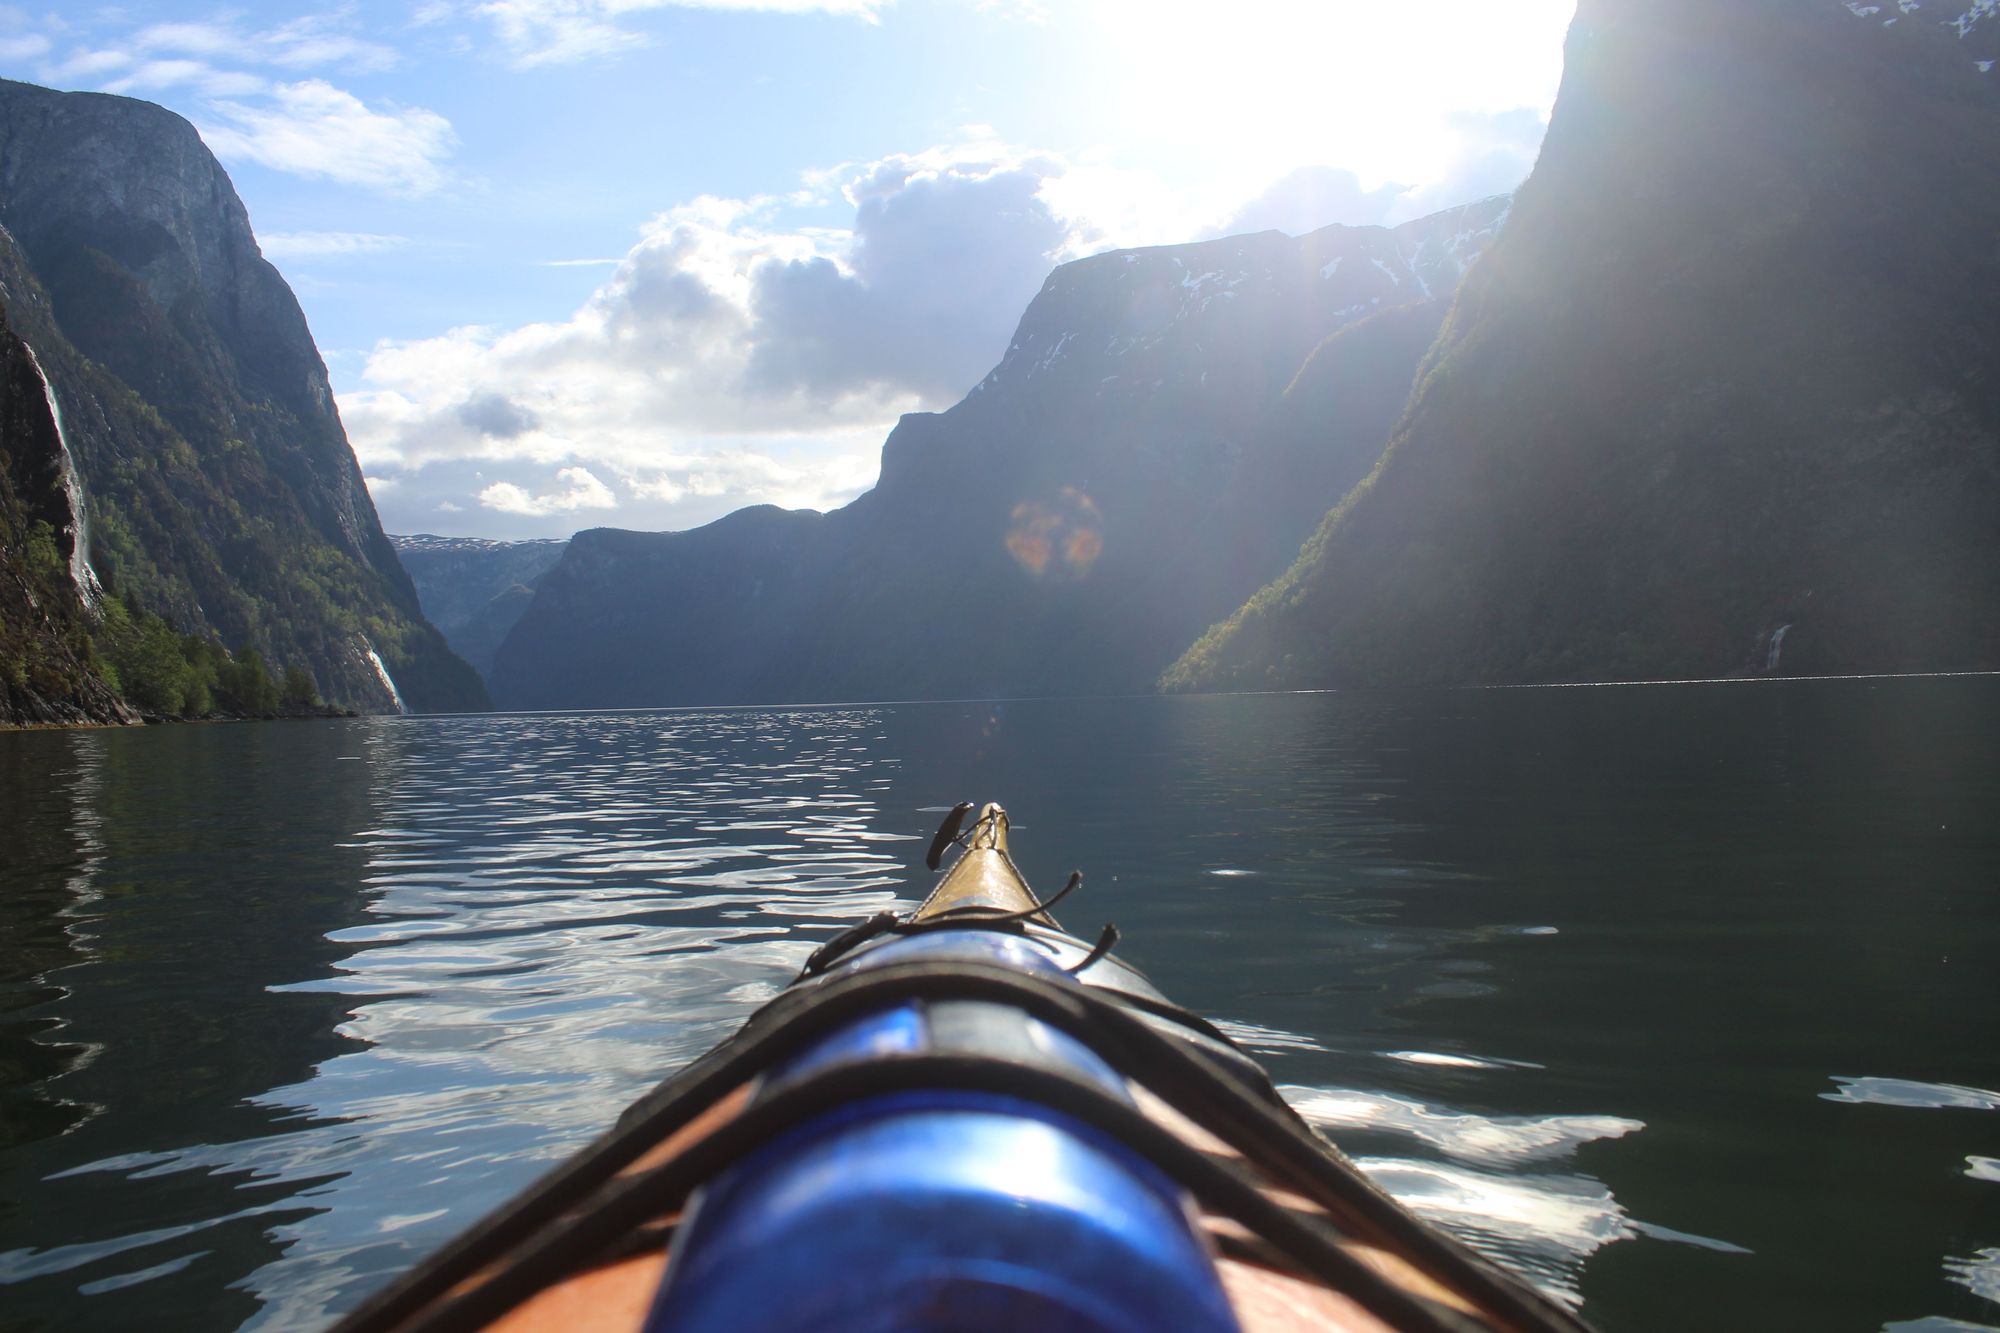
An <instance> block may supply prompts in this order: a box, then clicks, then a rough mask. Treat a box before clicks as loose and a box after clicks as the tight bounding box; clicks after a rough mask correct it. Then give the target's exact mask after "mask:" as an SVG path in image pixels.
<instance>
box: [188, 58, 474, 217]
mask: <svg viewBox="0 0 2000 1333" xmlns="http://www.w3.org/2000/svg"><path fill="white" fill-rule="evenodd" d="M210 111H211V113H212V115H213V116H215V117H217V118H218V119H217V120H214V121H210V122H209V123H206V124H202V125H201V135H202V138H203V139H205V140H207V141H208V146H209V147H210V148H212V149H213V150H214V151H215V154H216V156H218V157H221V158H223V159H225V160H236V161H249V162H256V163H258V164H259V165H262V166H266V167H271V168H273V169H274V170H278V171H286V172H291V173H293V174H295V175H300V176H320V177H325V178H327V179H329V180H335V181H339V182H341V183H342V184H346V185H361V186H366V187H369V188H371V189H379V190H384V191H387V192H388V193H391V194H404V195H417V194H427V193H429V192H431V191H433V190H436V189H437V188H438V187H440V186H441V185H443V184H444V183H445V180H446V174H445V168H444V161H445V159H446V158H447V157H448V156H450V154H451V151H452V149H453V147H454V146H455V145H456V144H457V142H458V136H457V135H456V134H455V133H454V132H453V130H452V127H451V122H450V121H448V120H446V119H445V118H444V117H443V116H440V115H438V114H437V113H436V112H435V111H427V110H425V109H424V108H422V107H395V106H390V107H386V108H384V109H382V110H374V109H371V108H370V107H368V106H367V105H365V104H364V103H363V102H362V101H361V99H360V98H358V97H356V96H354V94H352V93H349V92H346V91H343V90H342V89H339V88H336V87H334V86H333V85H332V84H330V83H327V82H325V81H323V80H320V79H307V80H305V81H303V82H300V83H287V84H279V85H278V86H276V87H275V88H273V89H272V91H271V97H270V98H269V100H267V101H263V102H258V103H250V102H241V101H238V102H218V103H215V104H214V105H213V106H212V107H211V108H210Z"/></svg>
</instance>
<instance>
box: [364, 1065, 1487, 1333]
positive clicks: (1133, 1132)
mask: <svg viewBox="0 0 2000 1333" xmlns="http://www.w3.org/2000/svg"><path fill="white" fill-rule="evenodd" d="M944 1089H950V1090H961V1091H974V1092H991V1093H1002V1094H1005V1095H1007V1096H1010V1097H1017V1098H1021V1099H1023V1100H1027V1101H1032V1102H1034V1103H1036V1104H1037V1105H1040V1106H1046V1107H1049V1108H1050V1109H1052V1110H1056V1111H1060V1112H1062V1113H1063V1114H1065V1115H1067V1116H1070V1117H1072V1118H1074V1119H1075V1120H1077V1121H1079V1122H1081V1123H1083V1124H1085V1125H1088V1126H1090V1127H1091V1128H1093V1129H1096V1130H1098V1131H1100V1132H1102V1133H1104V1134H1106V1135H1107V1136H1109V1137H1111V1138H1112V1139H1114V1140H1116V1141H1118V1142H1120V1143H1123V1144H1125V1145H1127V1146H1128V1147H1130V1148H1132V1149H1134V1150H1135V1151H1137V1152H1138V1153H1139V1154H1140V1155H1141V1156H1143V1157H1145V1158H1147V1159H1149V1160H1151V1161H1152V1162H1154V1163H1155V1164H1156V1165H1158V1166H1160V1167H1161V1168H1162V1169H1163V1170H1165V1171H1166V1172H1167V1174H1168V1175H1170V1176H1171V1177H1172V1178H1173V1179H1174V1180H1175V1181H1176V1182H1178V1183H1179V1184H1180V1185H1181V1187H1183V1188H1185V1189H1186V1190H1188V1192H1189V1193H1191V1194H1192V1195H1194V1197H1195V1198H1196V1199H1197V1200H1199V1201H1200V1202H1201V1203H1202V1204H1203V1205H1204V1206H1206V1207H1208V1208H1210V1209H1212V1210H1214V1211H1215V1212H1218V1213H1222V1214H1224V1215H1226V1216H1229V1217H1232V1218H1235V1219H1236V1220H1237V1221H1239V1222H1241V1223H1243V1225H1244V1226H1246V1227H1248V1228H1249V1229H1250V1230H1251V1231H1252V1232H1254V1233H1255V1234H1256V1235H1258V1236H1259V1237H1261V1238H1263V1239H1264V1240H1266V1241H1268V1242H1269V1243H1270V1244H1271V1245H1272V1246H1273V1247H1274V1248H1275V1249H1276V1250H1278V1251H1279V1252H1280V1253H1282V1254H1283V1255H1284V1256H1285V1257H1286V1258H1287V1259H1288V1260H1289V1261H1290V1262H1291V1263H1293V1264H1296V1265H1297V1266H1298V1267H1299V1268H1300V1269H1302V1270H1303V1271H1305V1272H1307V1273H1309V1274H1311V1275H1313V1276H1314V1277H1317V1278H1319V1279H1320V1280H1322V1281H1324V1282H1326V1283H1328V1284H1329V1285H1330V1286H1332V1287H1334V1288H1335V1289H1336V1290H1338V1291H1340V1292H1341V1293H1342V1294H1344V1295H1346V1296H1347V1297H1349V1298H1350V1299H1352V1300H1353V1301H1354V1302H1355V1303H1356V1304H1358V1305H1360V1306H1362V1307H1363V1308H1365V1309H1367V1310H1368V1311H1369V1312H1370V1313H1372V1314H1375V1315H1377V1316H1379V1317H1380V1318H1382V1319H1383V1320H1384V1321H1385V1322H1387V1323H1389V1324H1390V1325H1391V1326H1392V1327H1395V1328H1397V1329H1407V1330H1412V1331H1413V1333H1463V1330H1464V1329H1465V1324H1464V1322H1463V1320H1462V1318H1460V1317H1458V1316H1456V1315H1455V1314H1453V1313H1452V1312H1450V1311H1448V1310H1446V1309H1445V1308H1444V1307H1442V1306H1439V1305H1437V1304H1436V1303H1435V1302H1432V1301H1428V1300H1425V1299H1423V1298H1422V1297H1419V1296H1416V1295H1414V1294H1413V1293H1411V1292H1408V1291H1406V1290H1404V1289H1403V1288H1401V1287H1399V1286H1397V1285H1396V1284H1395V1283H1394V1282H1392V1281H1390V1280H1389V1279H1388V1278H1386V1277H1384V1276H1383V1275H1382V1274H1381V1273H1379V1272H1377V1271H1376V1270H1375V1269H1374V1268H1372V1267H1371V1266H1369V1265H1368V1264H1367V1263H1366V1262H1364V1261H1363V1260H1361V1259H1359V1258H1356V1257H1355V1256H1354V1255H1353V1254H1352V1253H1350V1252H1349V1251H1348V1249H1347V1248H1346V1247H1345V1246H1344V1245H1343V1244H1342V1243H1341V1237H1340V1235H1339V1234H1338V1233H1337V1232H1335V1231H1333V1230H1332V1229H1331V1228H1330V1227H1328V1226H1327V1225H1326V1224H1325V1223H1324V1222H1321V1221H1319V1220H1318V1219H1317V1218H1314V1217H1312V1216H1310V1215H1308V1214H1303V1213H1298V1212H1295V1211H1293V1210H1291V1209H1289V1208H1285V1207H1283V1206H1282V1205H1279V1204H1277V1203H1274V1202H1273V1201H1272V1200H1271V1199H1269V1198H1268V1197H1267V1196H1266V1195H1265V1194H1264V1193H1263V1191H1262V1189H1261V1188H1260V1187H1259V1183H1258V1182H1257V1181H1256V1180H1255V1179H1254V1178H1253V1177H1251V1176H1250V1175H1249V1174H1248V1173H1246V1172H1245V1171H1243V1169H1242V1168H1241V1167H1239V1166H1236V1165H1234V1164H1233V1163H1228V1162H1224V1161H1219V1160H1216V1159H1213V1158H1211V1157H1209V1156H1207V1155H1206V1154H1204V1153H1202V1152H1200V1151H1199V1150H1197V1149H1195V1148H1192V1147H1190V1146H1189V1145H1187V1144H1186V1143H1183V1142H1182V1141H1181V1140H1180V1139H1178V1138H1176V1137H1175V1136H1174V1135H1173V1133H1172V1132H1171V1131H1169V1130H1167V1129H1164V1128H1162V1127H1161V1126H1159V1125H1157V1124H1155V1123H1154V1122H1152V1121H1151V1120H1148V1119H1147V1118H1146V1117H1145V1115H1144V1114H1143V1113H1142V1112H1140V1111H1138V1110H1137V1109H1135V1108H1133V1107H1132V1106H1130V1105H1129V1104H1127V1103H1125V1102H1122V1101H1120V1100H1118V1099H1117V1098H1115V1097H1113V1096H1111V1095H1110V1094H1108V1093H1107V1092H1105V1091H1104V1090H1103V1089H1102V1088H1100V1087H1098V1086H1096V1085H1095V1084H1092V1083H1089V1082H1086V1081H1084V1080H1082V1079H1080V1078H1076V1077H1073V1076H1070V1075H1067V1074H1063V1073H1058V1072H1056V1071H1055V1070H1052V1069H1047V1068H1041V1067H1037V1066H1031V1065H1021V1064H1013V1063H1010V1062H1007V1061H1002V1060H994V1059H990V1058H985V1057H962V1056H934V1055H918V1056H898V1057H891V1058H889V1059H885V1060H879V1061H872V1062H869V1063H866V1064H858V1065H840V1066H835V1067H833V1068H831V1069H828V1070H826V1071H823V1072H822V1073H820V1074H818V1075H816V1076H814V1077H811V1078H809V1079H806V1080H803V1081H801V1082H800V1083H797V1084H792V1085H788V1086H786V1087H785V1088H783V1089H781V1090H779V1091H777V1092H774V1093H772V1094H771V1095H769V1096H767V1097H762V1098H759V1100H758V1101H757V1103H756V1104H755V1105H754V1106H751V1107H749V1108H748V1109H746V1110H745V1111H744V1112H743V1113H742V1114H741V1115H739V1116H737V1117H736V1118H735V1119H733V1120H731V1121H730V1122H729V1123H728V1124H727V1125H725V1126H723V1127H721V1128H720V1129H718V1130H717V1131H716V1132H715V1133H714V1134H712V1135H710V1136H708V1137H707V1138H705V1139H703V1140H702V1141H701V1142H700V1143H698V1144H696V1145H693V1146H692V1147H690V1148H689V1150H688V1151H687V1152H685V1153H683V1154H681V1155H679V1156H678V1157H676V1158H674V1159H673V1160H672V1161H670V1162H668V1163H666V1164H664V1165H662V1166H659V1167H656V1168H654V1169H652V1170H650V1171H647V1172H644V1173H643V1174H640V1175H636V1176H633V1177H632V1178H630V1179H628V1180H624V1181H620V1182H618V1183H617V1184H616V1185H614V1186H613V1187H612V1188H610V1189H608V1190H607V1191H606V1192H605V1193H604V1195H603V1196H602V1197H601V1198H599V1199H598V1200H596V1201H594V1204H593V1207H592V1208H591V1209H590V1211H589V1212H588V1213H586V1214H584V1215H582V1216H580V1217H577V1218H575V1219H572V1220H571V1221H569V1222H568V1223H567V1224H566V1225H564V1226H561V1227H552V1228H548V1229H546V1230H544V1231H543V1232H541V1233H540V1234H539V1235H538V1236H536V1237H535V1238H534V1239H533V1240H532V1241H531V1242H530V1243H529V1244H528V1245H527V1246H525V1247H524V1248H523V1249H522V1250H521V1251H520V1252H519V1253H518V1254H516V1255H513V1256H510V1258H509V1261H508V1262H507V1263H506V1265H505V1266H504V1267H502V1268H501V1269H500V1270H499V1271H498V1272H496V1273H493V1274H492V1275H491V1276H489V1277H487V1278H486V1279H485V1280H484V1281H482V1282H481V1283H480V1284H479V1285H477V1286H475V1287H473V1288H471V1289H469V1290H467V1291H465V1292H463V1293H461V1294H459V1295H457V1296H453V1297H449V1298H447V1299H445V1300H442V1301H439V1302H438V1303H436V1304H434V1305H432V1306H431V1307H430V1308H429V1309H427V1310H425V1311H424V1312H423V1313H422V1315H421V1316H420V1317H418V1318H417V1319H415V1320H412V1321H411V1322H409V1323H408V1324H406V1325H404V1326H403V1327H404V1333H455V1331H456V1330H462V1329H467V1328H478V1327H481V1326H484V1325H485V1324H488V1323H490V1322H492V1321H493V1320H495V1319H497V1318H499V1317H500V1316H501V1315H503V1314H505V1313H506V1312H507V1311H509V1310H511V1309H514V1308H515V1307H516V1306H518V1305H520V1304H521V1303H522V1302H523V1301H525V1300H527V1299H529V1298H530V1297H532V1296H533V1295H534V1294H535V1293H536V1292H538V1291H541V1290H542V1289H544V1288H546V1287H548V1286H550V1285H552V1284H553V1283H555V1282H557V1281H559V1280H560V1279H562V1278H563V1277H565V1276H566V1275H568V1274H569V1273H572V1272H574V1271H576V1270H577V1269H579V1268H581V1267H583V1266H584V1265H586V1264H588V1263H590V1262H591V1261H593V1260H594V1259H596V1258H597V1256H598V1255H599V1253H600V1252H602V1251H604V1250H606V1249H608V1248H609V1247H610V1246H612V1245H614V1244H615V1243H617V1242H618V1241H619V1240H620V1239H621V1238H622V1237H623V1236H624V1235H625V1234H626V1233H627V1232H629V1231H630V1230H631V1229H632V1228H634V1227H637V1226H640V1225H642V1224H643V1223H645V1222H646V1221H647V1220H648V1219H650V1218H652V1217H655V1216H657V1215H659V1214H660V1213H661V1212H664V1211H668V1210H671V1209H674V1208H677V1207H680V1206H681V1205H682V1204H683V1203H684V1202H685V1200H686V1198H687V1196H688V1194H689V1193H690V1192H691V1191H693V1190H694V1189H695V1188H697V1187H698V1186H700V1185H701V1184H702V1183H703V1182H705V1181H707V1180H709V1179H712V1178H713V1177H714V1176H715V1175H717V1174H719V1173H720V1172H722V1171H724V1170H726V1169H727V1168H728V1167H730V1166H731V1165H733V1164H735V1163H736V1162H739V1161H741V1160H742V1159H743V1158H744V1157H745V1156H746V1155H748V1154H749V1153H751V1152H753V1151H755V1150H756V1149H757V1148H758V1147H760V1146H761V1145H763V1144H765V1143H767V1142H769V1141H770V1140H771V1139H773V1138H775V1137H776V1136H778V1135H780V1134H783V1133H784V1132H785V1131H787V1130H789V1129H792V1128H794V1127H796V1126H798V1125H799V1124H801V1123H803V1122H805V1121H808V1120H811V1119H812V1118H813V1117H815V1116H818V1115H821V1114H822V1113H824V1112H826V1111H828V1110H831V1109H834V1108H836V1107H843V1106H852V1105H854V1104H856V1103H857V1102H860V1101H864V1100H869V1099H873V1098H875V1097H880V1096H886V1095H889V1094H892V1093H897V1092H907V1091H914V1090H925V1091H931V1090H944Z"/></svg>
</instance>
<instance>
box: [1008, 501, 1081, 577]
mask: <svg viewBox="0 0 2000 1333" xmlns="http://www.w3.org/2000/svg"><path fill="white" fill-rule="evenodd" d="M1103 522H1104V517H1103V515H1102V514H1101V513H1100V512H1099V511H1098V508H1097V502H1096V501H1095V500H1092V499H1091V498H1090V497H1089V496H1088V495H1085V494H1084V493H1083V492H1082V491H1080V490H1078V489H1077V488H1076V487H1074V486H1065V487H1063V488H1062V489H1061V490H1060V491H1058V492H1056V494H1055V497H1054V498H1053V499H1051V500H1047V501H1043V500H1023V501H1021V503H1019V504H1017V505H1015V506H1014V514H1013V525H1012V526H1011V527H1010V528H1008V530H1007V553H1008V554H1009V555H1011V556H1013V557H1014V562H1015V563H1016V564H1018V565H1019V566H1020V567H1021V568H1022V569H1024V570H1026V571H1027V572H1028V574H1029V575H1030V576H1031V577H1034V578H1037V579H1047V580H1050V581H1053V582H1060V583H1074V582H1076V581H1078V580H1080V579H1083V578H1086V577H1088V576H1089V574H1090V570H1091V567H1092V566H1093V565H1095V564H1096V563H1097V559H1098V557H1099V556H1101V555H1103V554H1104V527H1103Z"/></svg>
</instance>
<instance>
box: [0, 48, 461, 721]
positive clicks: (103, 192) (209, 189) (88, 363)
mask: <svg viewBox="0 0 2000 1333" xmlns="http://www.w3.org/2000/svg"><path fill="white" fill-rule="evenodd" d="M0 226H4V228H5V230H6V233H7V237H6V240H5V242H4V244H0V304H4V306H5V308H6V311H7V315H8V318H9V321H10V323H11V324H12V326H13V328H14V330H15V332H16V333H17V334H19V336H20V337H21V338H22V339H23V340H24V341H25V342H26V344H27V345H28V346H29V347H31V348H32V349H33V350H34V352H35V354H36V356H37V357H38V358H39V362H40V364H41V366H42V368H43V370H44V371H45V372H46V374H47V377H48V381H49V383H50V385H51V386H52V388H53V392H54V395H55V398H56V400H57V401H58V402H59V403H60V407H61V411H62V414H63V418H64V425H65V433H66V435H67V437H68V446H69V450H70V452H71V454H72V455H73V456H74V459H75V463H76V475H77V476H78V477H79V478H80V480H81V490H82V495H83V500H84V506H85V510H86V515H87V521H86V524H85V527H86V529H87V534H88V539H87V545H88V561H89V564H90V566H91V568H92V569H93V570H94V571H95V572H96V574H97V575H98V576H100V577H101V578H102V580H103V582H104V584H105V586H106V587H107V588H110V589H112V590H114V591H115V592H116V594H117V595H118V596H119V598H120V599H121V600H123V601H126V602H129V603H131V604H132V605H133V606H134V607H135V608H137V609H143V610H146V611H150V612H155V613H157V614H158V615H160V616H162V617H164V618H165V619H166V620H167V621H169V622H170V623H172V624H173V625H174V626H175V627H177V628H179V629H180V630H183V631H185V632H189V633H194V634H197V635H207V636H213V637H214V638H217V639H219V640H220V641H221V642H223V643H224V644H226V645H227V646H229V647H231V648H237V647H245V646H247V647H251V648H254V649H256V650H257V651H258V652H259V653H261V654H262V655H263V656H264V657H266V658H268V659H269V660H271V661H272V662H275V663H282V664H292V665H298V666H302V667H306V668H309V669H310V671H311V672H312V674H313V676H314V677H315V678H316V680H317V682H318V685H319V688H320V690H321V692H322V693H323V694H324V695H325V696H326V697H327V698H328V699H329V700H331V701H334V702H336V703H339V704H344V705H347V706H350V707H356V708H361V709H368V710H385V709H389V708H393V707H396V706H397V705H398V694H399V692H400V696H401V698H402V699H403V700H406V701H407V702H408V703H409V705H410V706H412V707H415V708H418V709H431V708H467V707H478V706H481V705H483V704H484V703H485V695H484V691H483V689H482V688H481V686H480V683H479V681H478V679H477V678H476V677H475V676H474V674H473V673H472V671H471V670H470V669H469V668H468V667H467V666H466V665H465V664H464V663H462V662H460V661H458V660H457V659H456V658H455V657H453V656H452V654H451V653H450V651H449V650H448V649H447V648H446V646H445V644H444V641H443V639H442V638H441V637H439V636H438V634H437V633H436V631H435V630H433V629H432V628H431V627H430V626H429V625H427V624H426V623H425V622H424V620H423V616H422V613H421V611H420V610H419V609H418V604H417V598H416V594H415V591H414V589H413V588H412V587H411V586H410V583H409V580H408V578H407V576H406V575H405V574H404V572H403V569H402V567H401V565H400V564H398V562H397V560H396V558H395V553H394V551H393V550H392V549H391V548H390V546H389V543H388V541H387V540H386V538H385V537H384V536H383V534H382V529H381V525H380V522H379V521H378V520H377V518H376V515H375V508H374V504H373V502H372V501H371V500H370V498H369V496H368V492H367V489H366V487H365V486H364V485H363V483H362V479H361V472H360V469H359V467H358V466H357V465H356V463H355V460H354V454H353V451H352V449H351V448H349V446H348V443H347V439H346V436H345V433H344V432H343V431H342V428H341V424H340V419H339V416H338V413H337V412H336V410H335V408H334V404H333V398H332V394H331V393H330V391H329V389H328V384H327V377H326V369H325V366H324V365H323V364H322V362H321V361H320V357H319V353H318V351H317V349H316V348H315V347H314V345H313V342H312V337H311V334H310V332H309V331H308V330H307V327H306V323H305V318H304V316H303V315H302V314H301V313H300V310H299V306H298V302H297V301H296V300H295V299H294V298H293V296H292V293H291V291H290V289H289V288H288V287H287V286H286V285H285V283H284V280H283V279H282V278H281V277H280V276H279V275H278V273H277V271H276V270H275V269H274V268H272V267H271V266H270V265H269V264H268V263H266V262H265V261H264V259H263V257H262V255H261V254H260V252H259V251H258V248H257V244H256V240H255V237H254V236H253V235H252V234H251V231H250V226H249V220H248V217H247V215H246V213H245V211H244V208H243V205H242V202H241V200H239V199H238V198H237V196H236V192H235V190H234V188H233V187H232V186H231V185H230V183H229V178H228V176H227V175H226V174H225V173H224V172H223V170H222V168H221V166H220V165H219V164H218V163H217V162H216V161H215V158H214V156H213V155H212V154H210V153H209V151H208V149H207V148H206V147H205V146H203V144H202V142H201V140H200V137H199V136H198V135H197V134H196V133H195V130H194V128H193V127H192V126H191V125H189V124H188V123H187V122H186V121H184V120H182V119H181V118H180V117H179V116H176V115H174V114H172V113H171V112H168V111H166V110H164V109H163V108H160V107H157V106H154V105H152V104H151V103H146V102H140V101H135V100H132V99H130V98H123V97H111V96H105V95H102V94H95V93H59V92H53V91H50V90H48V89H45V88H38V87H34V86H32V85H29V84H22V83H15V82H9V81H4V80H0Z"/></svg>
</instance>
